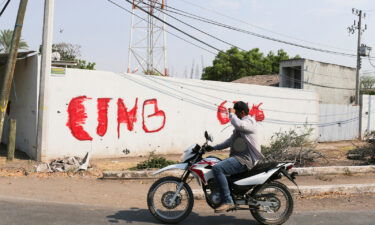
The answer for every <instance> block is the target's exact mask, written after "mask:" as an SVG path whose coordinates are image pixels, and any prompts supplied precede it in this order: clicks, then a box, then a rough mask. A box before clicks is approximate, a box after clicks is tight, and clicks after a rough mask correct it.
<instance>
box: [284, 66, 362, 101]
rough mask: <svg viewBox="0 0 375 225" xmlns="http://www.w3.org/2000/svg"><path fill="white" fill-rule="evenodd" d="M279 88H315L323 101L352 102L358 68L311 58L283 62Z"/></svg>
mask: <svg viewBox="0 0 375 225" xmlns="http://www.w3.org/2000/svg"><path fill="white" fill-rule="evenodd" d="M279 76H280V83H279V87H286V88H295V89H304V90H314V91H316V92H317V93H318V94H319V102H320V103H322V104H352V103H353V102H354V96H355V84H356V69H355V68H352V67H346V66H341V65H336V64H329V63H323V62H318V61H313V60H309V59H291V60H286V61H282V62H280V72H279Z"/></svg>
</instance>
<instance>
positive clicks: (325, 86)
mask: <svg viewBox="0 0 375 225" xmlns="http://www.w3.org/2000/svg"><path fill="white" fill-rule="evenodd" d="M285 78H286V79H288V80H291V81H294V82H298V83H300V84H302V83H303V84H308V85H312V86H316V87H322V88H331V89H339V90H351V91H352V90H356V89H355V88H344V87H334V86H327V85H321V84H315V83H310V82H307V81H301V80H299V79H295V78H291V77H288V76H285Z"/></svg>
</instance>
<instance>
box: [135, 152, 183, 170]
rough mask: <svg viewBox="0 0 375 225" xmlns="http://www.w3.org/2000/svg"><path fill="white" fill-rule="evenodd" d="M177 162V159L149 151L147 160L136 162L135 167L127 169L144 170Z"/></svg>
mask: <svg viewBox="0 0 375 225" xmlns="http://www.w3.org/2000/svg"><path fill="white" fill-rule="evenodd" d="M176 163H178V162H177V161H173V160H168V159H166V158H165V157H163V156H157V155H156V154H155V151H152V152H150V154H149V157H148V159H147V160H145V161H143V162H140V163H138V164H137V165H136V166H135V167H131V168H129V170H146V169H160V168H163V167H166V166H169V165H172V164H176Z"/></svg>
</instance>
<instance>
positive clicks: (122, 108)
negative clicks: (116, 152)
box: [117, 98, 138, 138]
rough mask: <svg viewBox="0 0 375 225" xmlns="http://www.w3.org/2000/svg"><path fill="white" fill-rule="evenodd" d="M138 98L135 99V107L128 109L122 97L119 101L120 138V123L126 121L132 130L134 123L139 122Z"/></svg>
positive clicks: (118, 129)
mask: <svg viewBox="0 0 375 225" xmlns="http://www.w3.org/2000/svg"><path fill="white" fill-rule="evenodd" d="M137 109H138V98H136V99H135V104H134V107H133V108H132V109H131V110H130V111H128V109H127V108H126V105H125V103H124V100H122V99H121V98H119V99H118V101H117V135H118V138H120V125H121V123H126V124H127V127H128V130H129V131H132V130H133V128H134V123H135V122H137Z"/></svg>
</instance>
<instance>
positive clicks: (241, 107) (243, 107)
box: [233, 101, 249, 115]
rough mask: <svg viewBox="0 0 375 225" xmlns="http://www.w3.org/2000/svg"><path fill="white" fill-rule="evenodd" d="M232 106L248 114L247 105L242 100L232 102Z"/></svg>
mask: <svg viewBox="0 0 375 225" xmlns="http://www.w3.org/2000/svg"><path fill="white" fill-rule="evenodd" d="M233 108H234V109H235V110H236V111H239V112H242V111H244V112H245V114H246V115H247V114H249V106H248V105H247V104H246V103H245V102H242V101H239V102H236V103H234V106H233Z"/></svg>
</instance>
